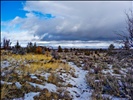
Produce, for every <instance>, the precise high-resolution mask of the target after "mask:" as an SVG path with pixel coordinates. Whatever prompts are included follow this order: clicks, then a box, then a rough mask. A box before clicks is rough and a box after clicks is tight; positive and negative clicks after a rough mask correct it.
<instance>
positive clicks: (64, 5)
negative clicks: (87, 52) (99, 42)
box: [3, 1, 131, 40]
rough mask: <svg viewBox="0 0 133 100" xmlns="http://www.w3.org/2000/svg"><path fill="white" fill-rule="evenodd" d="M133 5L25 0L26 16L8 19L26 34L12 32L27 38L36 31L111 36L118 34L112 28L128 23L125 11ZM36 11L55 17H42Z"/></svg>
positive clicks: (49, 36)
mask: <svg viewBox="0 0 133 100" xmlns="http://www.w3.org/2000/svg"><path fill="white" fill-rule="evenodd" d="M130 6H131V1H26V4H25V5H24V10H25V11H28V13H26V18H20V17H18V16H17V17H16V18H14V19H13V20H12V21H10V22H8V23H9V25H10V26H13V25H18V24H21V27H20V33H21V31H23V30H24V32H22V34H23V35H21V34H20V33H19V34H18V33H11V34H14V35H15V36H16V37H17V36H18V35H20V36H23V38H25V39H29V37H30V36H31V38H33V37H32V36H33V35H34V34H35V35H36V36H38V37H43V36H44V38H45V39H46V40H49V39H51V40H52V39H83V40H84V39H100V38H101V39H103V38H107V39H109V38H110V39H112V38H115V35H114V34H113V31H116V30H121V29H123V28H124V27H125V15H124V11H125V10H128V9H129V8H130ZM33 11H37V12H41V13H43V14H47V13H49V14H52V15H53V16H56V17H55V18H53V19H49V20H46V19H42V18H39V16H36V14H35V13H33ZM3 24H4V23H3ZM46 33H48V34H46ZM12 36H13V35H12ZM27 37H28V38H27ZM31 38H30V39H31Z"/></svg>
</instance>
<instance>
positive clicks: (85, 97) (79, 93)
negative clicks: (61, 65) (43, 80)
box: [67, 62, 91, 100]
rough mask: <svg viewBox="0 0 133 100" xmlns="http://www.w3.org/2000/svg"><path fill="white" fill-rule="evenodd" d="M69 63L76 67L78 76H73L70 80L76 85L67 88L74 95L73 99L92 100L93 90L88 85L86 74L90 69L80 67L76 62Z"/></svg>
mask: <svg viewBox="0 0 133 100" xmlns="http://www.w3.org/2000/svg"><path fill="white" fill-rule="evenodd" d="M69 65H70V66H71V67H73V68H74V69H75V74H76V76H77V78H73V77H71V78H70V79H69V80H68V82H69V83H70V84H72V85H73V86H75V87H72V88H71V87H69V88H67V90H68V91H70V94H71V95H72V96H73V100H90V98H91V91H90V88H89V87H88V85H87V82H86V79H85V75H86V73H87V72H88V71H85V70H82V69H81V68H78V67H77V66H76V65H74V63H72V62H69Z"/></svg>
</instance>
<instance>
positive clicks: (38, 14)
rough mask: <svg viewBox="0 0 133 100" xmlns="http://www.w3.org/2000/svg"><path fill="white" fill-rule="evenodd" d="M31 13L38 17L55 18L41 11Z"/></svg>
mask: <svg viewBox="0 0 133 100" xmlns="http://www.w3.org/2000/svg"><path fill="white" fill-rule="evenodd" d="M33 13H34V14H35V15H36V16H38V17H39V18H44V19H52V18H55V16H53V15H52V14H43V13H41V12H37V11H33Z"/></svg>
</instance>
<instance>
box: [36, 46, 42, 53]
mask: <svg viewBox="0 0 133 100" xmlns="http://www.w3.org/2000/svg"><path fill="white" fill-rule="evenodd" d="M36 53H39V54H41V53H42V48H41V47H39V46H38V47H37V48H36Z"/></svg>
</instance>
